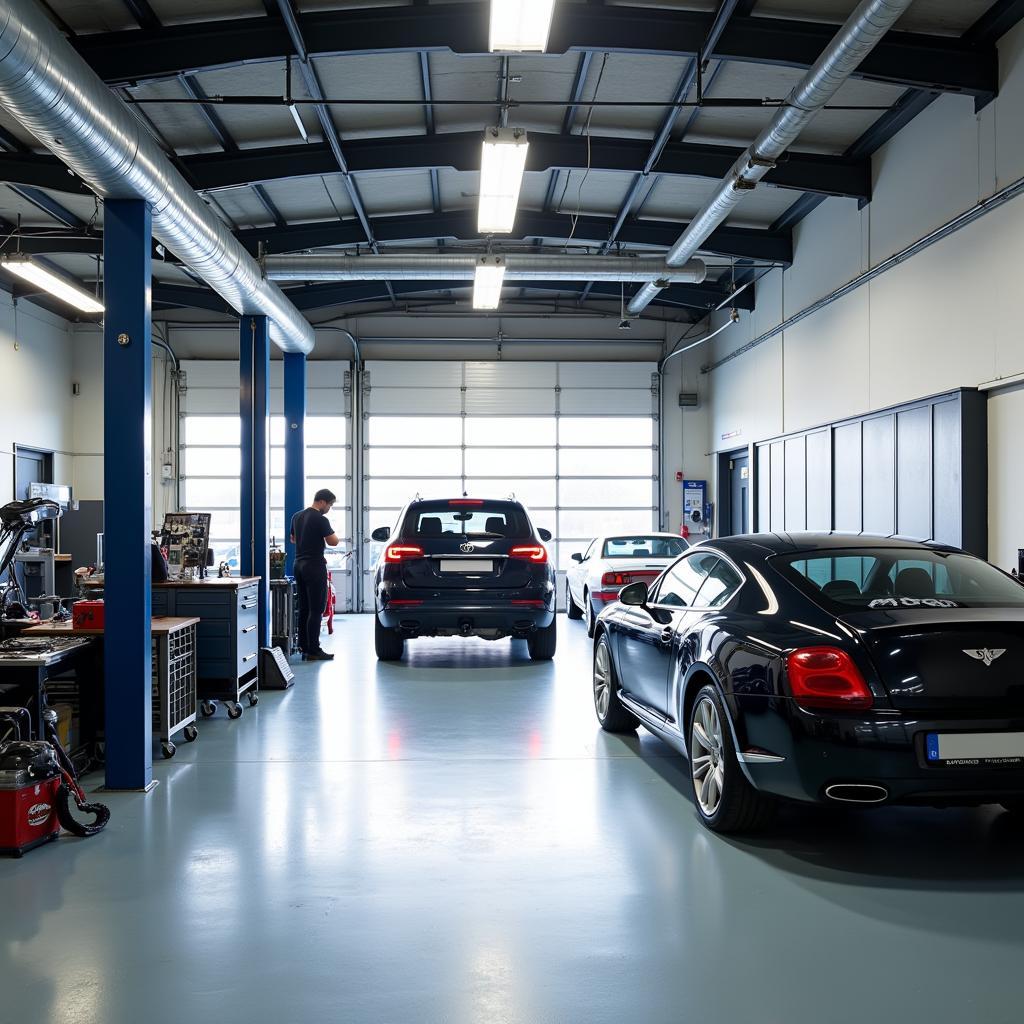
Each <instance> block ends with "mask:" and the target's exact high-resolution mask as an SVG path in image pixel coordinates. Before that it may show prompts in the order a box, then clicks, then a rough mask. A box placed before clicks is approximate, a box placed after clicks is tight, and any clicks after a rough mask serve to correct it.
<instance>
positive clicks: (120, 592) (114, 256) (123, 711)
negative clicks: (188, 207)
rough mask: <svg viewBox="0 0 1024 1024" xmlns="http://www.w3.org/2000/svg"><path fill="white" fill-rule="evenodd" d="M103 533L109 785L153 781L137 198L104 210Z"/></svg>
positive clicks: (142, 253) (145, 340) (144, 310)
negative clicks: (104, 396)
mask: <svg viewBox="0 0 1024 1024" xmlns="http://www.w3.org/2000/svg"><path fill="white" fill-rule="evenodd" d="M103 220H104V224H103V258H104V264H103V278H104V280H103V285H104V288H103V291H104V296H103V301H104V304H105V306H106V314H105V317H104V325H103V393H104V394H105V395H106V396H107V397H106V401H105V402H104V403H103V491H104V495H103V496H104V503H103V535H104V538H105V541H106V543H105V544H104V562H105V567H106V569H105V571H106V575H105V577H104V594H103V597H104V602H105V606H106V608H105V613H106V635H105V637H104V681H105V687H106V691H105V692H106V746H107V764H106V783H107V786H108V788H110V789H147V788H148V787H149V786H150V785H152V783H153V750H152V742H153V709H152V696H151V694H152V682H151V680H152V672H153V670H152V654H151V651H150V644H151V633H150V630H151V623H150V609H151V607H152V597H151V594H150V581H151V573H150V564H151V563H150V556H149V545H150V542H151V540H152V538H151V536H150V531H151V530H152V527H153V508H152V480H151V477H150V468H151V456H150V445H151V434H150V424H151V416H152V384H153V380H152V365H151V363H150V336H151V323H150V314H151V279H150V273H151V269H152V268H151V258H150V250H151V247H152V218H151V211H150V208H149V206H148V204H147V203H145V202H143V201H142V200H139V199H108V200H107V201H106V203H105V204H104V207H103Z"/></svg>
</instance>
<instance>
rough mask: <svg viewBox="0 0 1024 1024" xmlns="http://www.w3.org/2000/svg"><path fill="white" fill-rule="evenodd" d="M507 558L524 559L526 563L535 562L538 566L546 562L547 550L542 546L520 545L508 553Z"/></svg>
mask: <svg viewBox="0 0 1024 1024" xmlns="http://www.w3.org/2000/svg"><path fill="white" fill-rule="evenodd" d="M508 557H509V558H525V559H526V561H528V562H536V563H537V564H538V565H539V564H541V563H542V562H546V561H547V560H548V549H547V548H546V547H544V545H543V544H522V545H520V546H519V547H514V548H513V549H512V550H511V551H510V552H509V553H508Z"/></svg>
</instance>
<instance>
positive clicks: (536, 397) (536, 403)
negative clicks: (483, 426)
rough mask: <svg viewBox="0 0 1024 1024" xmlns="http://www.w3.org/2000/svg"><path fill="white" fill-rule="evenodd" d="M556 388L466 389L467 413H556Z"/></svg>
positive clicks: (510, 414)
mask: <svg viewBox="0 0 1024 1024" xmlns="http://www.w3.org/2000/svg"><path fill="white" fill-rule="evenodd" d="M555 405H556V403H555V390H554V388H552V389H551V390H550V391H540V390H532V389H530V388H479V389H476V390H472V391H470V390H467V391H466V413H467V415H470V416H479V415H484V416H486V415H494V414H497V415H506V416H517V415H530V414H534V415H541V416H543V415H554V412H555Z"/></svg>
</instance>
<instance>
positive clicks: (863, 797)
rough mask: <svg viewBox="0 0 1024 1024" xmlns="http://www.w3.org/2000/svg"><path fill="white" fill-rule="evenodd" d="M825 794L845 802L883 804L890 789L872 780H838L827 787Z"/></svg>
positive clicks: (839, 801) (830, 798) (831, 798)
mask: <svg viewBox="0 0 1024 1024" xmlns="http://www.w3.org/2000/svg"><path fill="white" fill-rule="evenodd" d="M825 796H827V797H828V798H829V800H835V801H837V802H838V803H843V804H882V803H885V801H886V800H888V799H889V790H887V789H886V788H885V786H876V785H875V784H874V783H871V782H838V783H835V784H834V785H831V786H826V787H825Z"/></svg>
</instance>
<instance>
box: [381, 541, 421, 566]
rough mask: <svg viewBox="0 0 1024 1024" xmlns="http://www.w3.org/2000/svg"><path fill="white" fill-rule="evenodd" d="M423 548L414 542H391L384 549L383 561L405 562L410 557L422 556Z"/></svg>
mask: <svg viewBox="0 0 1024 1024" xmlns="http://www.w3.org/2000/svg"><path fill="white" fill-rule="evenodd" d="M422 557H423V548H421V547H417V546H416V545H415V544H391V545H390V546H389V547H386V548H385V549H384V561H385V562H407V561H408V560H409V559H410V558H422Z"/></svg>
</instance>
